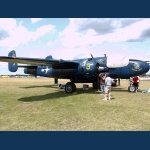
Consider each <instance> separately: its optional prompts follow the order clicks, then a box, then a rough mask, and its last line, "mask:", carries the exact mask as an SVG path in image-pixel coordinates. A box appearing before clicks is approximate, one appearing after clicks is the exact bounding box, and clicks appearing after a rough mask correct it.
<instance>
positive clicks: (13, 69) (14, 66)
mask: <svg viewBox="0 0 150 150" xmlns="http://www.w3.org/2000/svg"><path fill="white" fill-rule="evenodd" d="M8 57H13V58H16V52H15V50H12V51H10V52H9V53H8ZM8 69H9V71H10V72H16V71H17V70H18V64H17V63H13V62H8Z"/></svg>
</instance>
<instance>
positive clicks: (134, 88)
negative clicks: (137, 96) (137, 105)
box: [128, 85, 136, 92]
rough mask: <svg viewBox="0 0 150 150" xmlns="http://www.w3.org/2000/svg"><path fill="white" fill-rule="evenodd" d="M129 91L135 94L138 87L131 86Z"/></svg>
mask: <svg viewBox="0 0 150 150" xmlns="http://www.w3.org/2000/svg"><path fill="white" fill-rule="evenodd" d="M128 91H129V92H135V91H136V87H135V86H134V85H130V86H129V87H128Z"/></svg>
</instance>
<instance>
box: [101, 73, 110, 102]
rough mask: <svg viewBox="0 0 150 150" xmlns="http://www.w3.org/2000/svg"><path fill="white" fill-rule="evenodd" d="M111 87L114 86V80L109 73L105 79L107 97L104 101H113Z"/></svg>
mask: <svg viewBox="0 0 150 150" xmlns="http://www.w3.org/2000/svg"><path fill="white" fill-rule="evenodd" d="M111 85H112V79H111V77H110V75H109V73H107V74H106V79H105V96H104V99H103V100H111Z"/></svg>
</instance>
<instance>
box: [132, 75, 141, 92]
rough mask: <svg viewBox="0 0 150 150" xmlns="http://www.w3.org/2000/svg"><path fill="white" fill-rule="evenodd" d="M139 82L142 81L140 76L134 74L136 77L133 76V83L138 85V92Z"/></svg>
mask: <svg viewBox="0 0 150 150" xmlns="http://www.w3.org/2000/svg"><path fill="white" fill-rule="evenodd" d="M139 82H140V78H139V76H134V77H133V85H134V86H135V87H136V90H135V92H137V90H138V88H139Z"/></svg>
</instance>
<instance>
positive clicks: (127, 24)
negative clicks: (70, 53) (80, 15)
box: [59, 18, 150, 48]
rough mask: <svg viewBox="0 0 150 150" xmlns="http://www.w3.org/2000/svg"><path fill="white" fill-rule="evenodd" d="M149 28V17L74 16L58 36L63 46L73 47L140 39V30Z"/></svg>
mask: <svg viewBox="0 0 150 150" xmlns="http://www.w3.org/2000/svg"><path fill="white" fill-rule="evenodd" d="M101 20H102V21H101ZM87 24H88V25H87ZM104 25H105V27H104ZM149 28H150V19H95V18H94V19H76V18H75V19H70V24H69V25H68V26H67V27H66V28H65V30H63V31H62V32H60V34H59V38H60V41H61V42H62V44H63V46H65V47H68V48H74V47H77V46H89V45H98V44H102V43H104V42H110V43H114V42H124V41H128V40H134V39H140V36H141V34H142V32H143V31H145V30H147V29H149ZM100 33H102V34H100Z"/></svg>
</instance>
